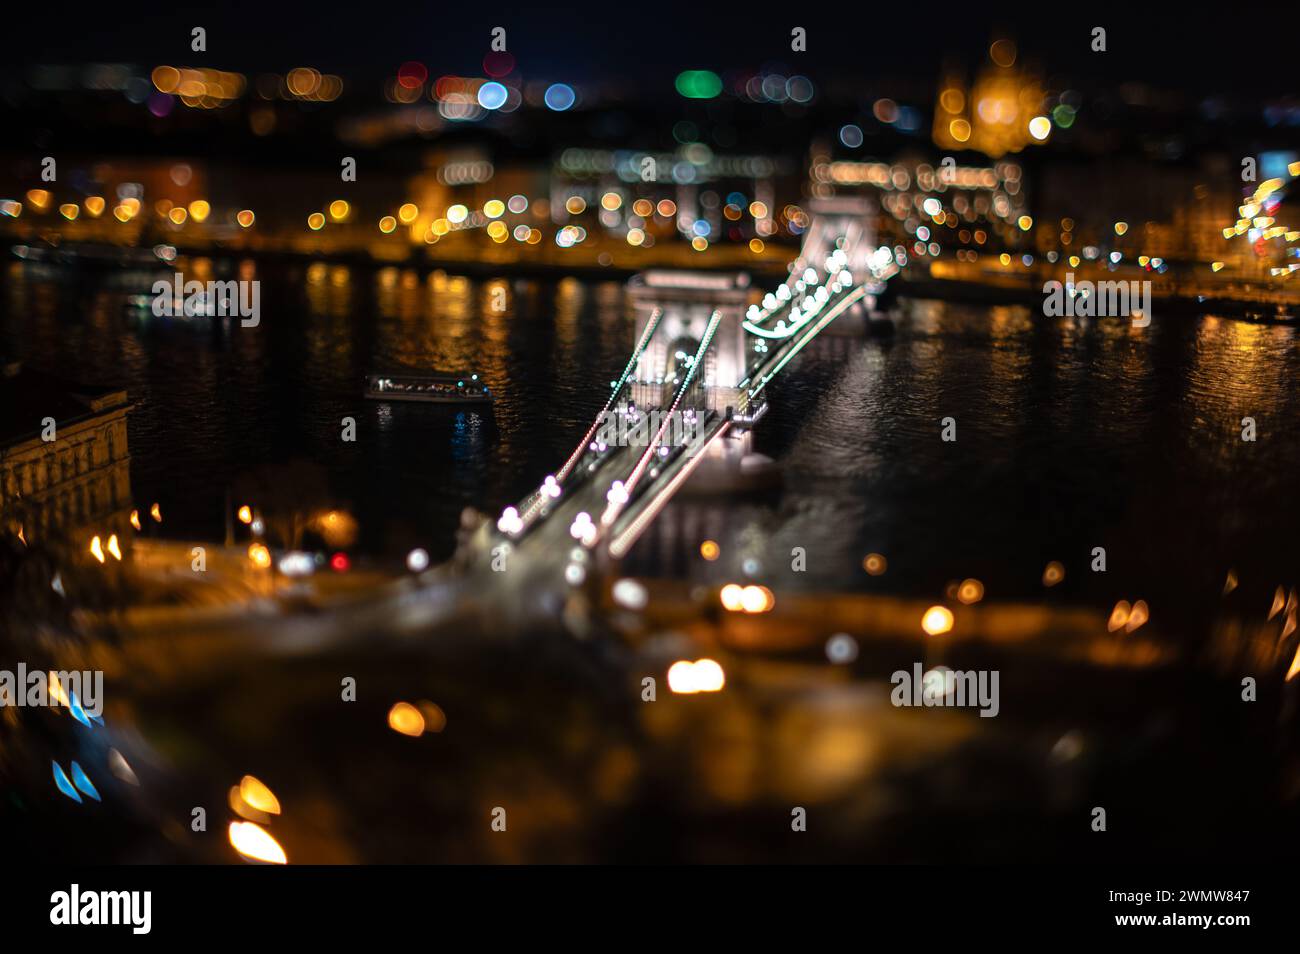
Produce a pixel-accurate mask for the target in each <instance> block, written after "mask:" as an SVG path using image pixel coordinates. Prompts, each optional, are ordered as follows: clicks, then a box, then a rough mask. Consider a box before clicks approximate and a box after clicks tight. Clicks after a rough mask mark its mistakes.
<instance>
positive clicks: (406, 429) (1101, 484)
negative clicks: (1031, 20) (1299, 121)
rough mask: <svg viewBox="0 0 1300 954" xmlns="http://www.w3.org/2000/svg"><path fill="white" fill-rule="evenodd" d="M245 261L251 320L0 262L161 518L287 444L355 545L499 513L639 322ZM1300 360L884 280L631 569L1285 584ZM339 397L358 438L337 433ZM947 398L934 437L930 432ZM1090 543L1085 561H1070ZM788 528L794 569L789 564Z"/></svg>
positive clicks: (862, 580)
mask: <svg viewBox="0 0 1300 954" xmlns="http://www.w3.org/2000/svg"><path fill="white" fill-rule="evenodd" d="M190 267H191V268H193V269H195V270H198V271H202V272H203V273H204V274H214V275H216V276H217V277H220V276H221V274H224V273H225V272H227V271H229V268H230V266H228V265H226V264H224V263H219V264H218V265H217V266H214V265H213V264H212V263H211V262H208V261H206V260H201V261H197V262H195V263H191V265H190ZM242 268H243V270H245V271H248V270H250V269H253V268H257V271H258V277H259V278H261V280H262V281H263V292H262V299H263V304H262V311H263V321H262V325H261V326H260V327H259V328H256V329H242V328H239V327H234V328H227V329H224V330H222V329H220V328H218V329H216V330H213V329H211V328H209V327H207V326H205V325H202V324H200V325H196V326H193V327H189V326H186V325H183V324H180V323H172V322H162V321H159V320H157V319H153V318H152V317H151V316H149V315H148V314H147V312H128V311H126V310H125V309H124V308H123V305H122V299H123V298H124V296H125V294H127V292H128V291H130V290H132V289H131V288H130V287H129V286H130V281H129V280H123V278H122V276H121V275H118V274H103V273H100V274H96V273H93V272H88V273H83V274H80V275H79V276H77V277H75V279H74V278H73V276H71V275H70V274H69V273H66V272H45V271H40V270H37V269H35V268H32V267H27V268H25V269H24V268H21V267H16V266H11V267H10V268H9V269H8V270H7V271H6V273H5V289H4V294H3V306H4V310H3V318H2V319H0V321H2V322H3V323H2V324H0V342H3V346H4V349H5V350H6V351H7V352H8V353H10V354H13V355H16V356H19V357H23V358H26V359H27V360H28V361H29V362H30V363H32V364H34V365H37V366H41V367H44V368H47V369H50V370H55V371H57V372H59V373H62V374H64V375H66V376H70V377H74V378H83V379H87V380H98V381H105V382H107V383H116V384H122V385H125V386H126V387H127V388H128V389H129V391H130V394H131V398H132V400H133V401H134V402H135V405H136V408H135V410H134V412H133V414H132V418H131V446H132V482H133V486H134V487H135V489H136V493H137V495H138V497H139V498H140V499H164V500H167V501H168V502H169V504H170V506H169V508H168V509H169V513H171V514H172V515H173V520H172V521H171V529H172V530H173V531H174V532H177V533H195V534H210V535H211V534H217V533H219V531H220V512H221V507H222V503H223V493H224V487H225V485H226V483H227V482H229V481H231V480H233V479H234V478H235V477H236V476H237V475H238V474H239V473H240V472H241V471H243V470H244V469H246V468H248V467H251V466H254V465H256V464H258V463H260V462H264V461H269V460H281V459H286V458H293V457H298V458H306V459H307V460H310V461H313V462H315V463H316V464H318V465H319V466H320V467H321V468H322V469H323V470H324V471H325V473H326V474H327V475H328V480H329V483H330V486H331V488H332V490H333V492H334V493H335V494H336V495H337V496H338V498H339V499H340V501H341V502H342V503H345V504H349V505H351V506H352V507H353V508H354V509H355V511H356V513H357V516H358V517H359V519H360V521H361V525H362V531H363V537H362V543H363V545H364V546H365V547H367V548H369V549H371V550H374V551H379V552H386V553H397V552H404V548H405V547H407V546H410V545H413V544H415V543H419V544H420V545H423V546H425V547H427V548H428V549H429V550H430V551H431V552H432V553H433V554H434V555H435V556H439V555H446V554H447V553H448V552H449V549H450V547H451V540H452V530H453V528H454V526H455V522H456V520H457V517H458V515H459V512H460V510H461V508H463V507H464V506H475V507H479V508H481V509H484V510H486V511H488V512H496V511H497V510H499V509H500V508H501V507H502V506H504V505H505V504H507V503H510V502H513V501H515V500H517V499H518V498H519V497H521V496H522V495H523V494H524V493H525V492H526V491H527V490H529V489H530V488H531V487H533V486H535V484H536V483H537V481H538V480H539V479H540V478H541V477H542V476H543V475H544V474H546V473H550V472H551V471H552V470H553V469H554V468H555V466H556V465H557V463H558V462H559V461H561V460H562V459H563V458H564V456H565V455H566V454H567V453H568V451H569V449H570V447H571V444H572V442H573V440H574V438H575V435H577V434H579V433H581V431H582V429H583V428H584V427H585V425H586V423H587V422H588V420H589V417H590V415H592V414H593V413H594V412H595V410H597V409H598V408H599V406H600V404H601V402H602V401H603V399H604V397H605V395H606V388H607V381H608V380H609V378H610V377H611V376H612V375H613V374H614V373H615V372H616V371H617V369H618V368H619V366H620V365H621V363H622V360H623V358H624V356H625V353H626V349H627V348H628V346H629V343H630V340H631V337H632V328H631V327H630V322H629V319H628V317H627V315H626V311H625V309H624V305H623V299H622V291H621V284H620V283H619V282H616V281H609V282H595V283H592V282H586V281H579V280H575V279H565V280H563V281H559V282H544V281H538V280H506V279H492V280H488V281H476V280H471V279H468V278H465V277H463V276H457V275H451V274H447V273H445V272H442V271H431V272H425V271H419V270H415V269H411V268H398V267H383V268H366V267H361V266H355V265H342V264H327V263H323V262H316V263H311V264H307V265H288V266H282V265H277V266H269V267H267V266H262V267H257V266H254V265H253V263H251V262H246V263H244V264H243V266H242ZM150 280H151V277H150V276H149V275H147V274H146V273H139V274H138V275H137V276H136V281H137V283H138V284H139V285H140V286H141V287H142V288H147V286H148V282H149V281H150ZM134 290H136V291H138V290H139V289H138V288H137V289H134ZM393 365H404V366H411V367H416V368H436V369H441V370H471V369H472V370H477V371H478V372H479V373H480V374H481V375H483V377H484V378H485V380H487V381H488V382H489V384H490V385H491V386H492V388H493V391H494V393H495V394H496V397H497V401H496V404H495V406H494V408H493V409H492V411H491V412H490V413H484V412H482V411H463V410H461V411H458V410H456V409H446V408H437V407H427V406H419V405H413V406H402V405H381V404H377V403H375V402H365V401H362V400H361V399H360V381H361V378H362V376H363V375H364V374H365V373H367V372H368V371H369V370H371V369H372V368H380V367H387V366H393ZM1297 371H1300V348H1298V347H1297V342H1296V332H1295V330H1294V329H1292V328H1286V327H1272V326H1262V325H1251V324H1245V323H1242V322H1237V321H1230V320H1225V319H1218V318H1213V317H1204V318H1199V319H1196V318H1190V317H1189V318H1175V317H1170V318H1167V319H1164V320H1161V319H1160V316H1157V320H1156V321H1155V322H1154V324H1152V325H1151V326H1150V327H1149V328H1146V329H1135V328H1132V327H1131V326H1129V325H1125V324H1121V323H1117V322H1112V321H1106V320H1091V321H1090V320H1078V321H1072V320H1068V319H1060V320H1057V319H1052V320H1048V319H1044V318H1042V317H1040V316H1039V315H1038V314H1037V313H1036V312H1031V311H1030V310H1028V309H1026V308H1023V307H987V306H970V305H954V304H946V303H942V302H937V301H905V302H904V303H903V305H902V306H901V307H900V314H899V323H898V331H897V333H896V334H895V335H894V336H893V337H892V338H889V339H883V340H878V339H865V338H863V337H862V336H860V335H853V334H846V333H843V332H841V333H840V334H827V335H825V336H823V338H822V339H821V340H819V341H818V342H816V343H814V345H813V346H811V347H810V348H808V349H807V350H806V352H805V355H804V357H803V358H802V359H801V360H800V361H799V362H796V363H795V364H794V365H792V367H791V369H790V372H789V373H788V374H787V375H786V376H785V377H784V378H783V379H782V380H780V381H779V382H778V383H777V384H776V385H774V388H773V392H772V411H771V413H769V415H768V416H767V418H766V419H765V420H764V421H763V423H762V425H761V426H760V429H759V431H758V434H757V441H756V449H757V450H758V451H760V452H762V453H765V454H768V455H769V456H772V457H773V458H775V459H776V460H777V461H778V462H779V463H780V465H781V467H782V470H783V473H784V477H785V483H784V489H783V490H782V491H781V492H780V493H779V494H777V495H775V496H770V497H768V498H762V499H756V500H748V499H745V498H736V497H728V498H725V499H722V500H718V499H709V500H691V499H683V500H682V501H680V502H679V503H677V504H675V505H674V506H673V507H671V508H670V509H669V511H668V512H667V513H666V514H665V518H664V520H663V521H662V523H661V524H660V526H659V527H657V528H655V529H652V531H651V533H650V534H649V535H648V536H647V537H646V538H645V539H644V540H643V541H642V543H641V544H640V545H639V547H638V550H639V553H637V552H634V554H633V557H632V558H631V560H630V561H629V565H630V567H631V568H632V569H633V570H635V571H639V572H652V573H664V572H667V573H671V574H677V575H687V576H692V577H695V576H705V577H707V576H709V575H712V577H713V578H716V579H724V578H728V577H738V576H740V575H741V563H742V561H744V560H746V559H748V560H751V561H753V563H752V564H751V565H757V566H758V568H759V575H762V576H764V577H767V578H769V579H773V580H776V581H777V582H780V583H781V584H782V585H784V586H794V587H804V588H818V587H845V586H848V587H855V588H858V587H868V586H869V587H872V588H876V589H882V590H888V591H896V592H908V593H915V594H935V595H936V596H937V595H938V594H941V593H942V591H943V589H944V587H945V585H946V584H947V582H948V581H949V580H952V579H963V578H965V577H968V576H974V577H977V578H979V579H981V580H983V581H984V582H985V584H986V585H987V586H988V588H989V593H990V595H991V596H1016V597H1025V596H1032V595H1035V594H1037V593H1039V592H1041V584H1040V583H1039V580H1040V578H1041V574H1042V569H1043V567H1044V565H1045V564H1046V563H1047V562H1048V561H1050V560H1060V561H1061V562H1062V563H1063V564H1064V565H1065V567H1066V580H1065V582H1064V583H1063V584H1062V586H1061V587H1060V588H1059V592H1060V593H1061V594H1063V595H1064V596H1065V597H1066V598H1076V599H1083V600H1087V601H1092V602H1096V603H1098V604H1099V605H1110V604H1112V603H1113V602H1114V600H1115V599H1116V598H1120V597H1126V598H1129V599H1134V598H1137V597H1139V596H1141V597H1145V598H1147V599H1148V600H1149V601H1151V602H1152V603H1153V605H1155V606H1158V607H1160V608H1161V610H1167V609H1168V608H1169V607H1170V605H1171V604H1174V603H1180V602H1185V601H1186V600H1187V599H1188V593H1189V592H1190V593H1193V594H1195V593H1200V592H1202V591H1203V592H1205V593H1212V592H1213V593H1217V590H1218V587H1219V585H1221V582H1222V578H1223V575H1224V574H1225V573H1226V571H1227V569H1228V568H1229V567H1230V566H1232V567H1236V568H1237V569H1238V571H1239V573H1240V575H1241V578H1242V580H1243V586H1245V585H1248V584H1251V583H1252V581H1253V585H1257V586H1260V587H1267V586H1271V585H1273V583H1272V582H1268V581H1273V580H1274V579H1275V578H1276V580H1286V579H1290V577H1291V576H1292V575H1294V574H1293V572H1292V571H1293V569H1294V558H1293V557H1292V556H1291V555H1290V553H1291V548H1290V547H1289V545H1288V544H1287V539H1286V531H1285V528H1288V527H1290V528H1294V527H1297V526H1300V501H1298V500H1297V496H1296V495H1295V493H1294V492H1293V480H1294V478H1293V475H1294V473H1295V472H1296V470H1297V467H1298V466H1300V441H1298V440H1296V437H1297V424H1296V422H1297V420H1298V418H1297V413H1296V412H1297V402H1298V401H1300V399H1298V398H1297V397H1296V389H1295V387H1294V382H1295V381H1296V380H1297ZM349 416H351V417H355V418H356V420H357V422H358V433H359V438H358V440H357V442H356V443H354V444H349V443H345V442H343V441H341V440H340V433H341V422H342V419H343V418H345V417H349ZM1245 416H1251V417H1253V418H1254V419H1255V421H1256V427H1257V429H1258V434H1259V438H1258V440H1257V441H1256V442H1254V443H1247V442H1243V441H1242V440H1241V439H1240V432H1241V419H1242V418H1243V417H1245ZM946 417H952V418H954V419H955V421H956V426H957V435H958V436H957V440H956V442H954V443H945V442H943V441H941V440H940V439H939V432H940V427H941V424H940V422H941V420H942V419H943V418H946ZM182 489H183V493H182V492H181V490H182ZM706 537H708V538H714V539H718V540H719V542H720V543H722V544H723V557H722V559H720V560H719V561H717V562H716V563H714V564H708V565H705V564H704V563H703V561H702V560H700V558H699V557H698V554H697V548H698V545H699V542H700V541H701V540H702V539H704V538H706ZM1098 546H1101V547H1105V548H1106V551H1107V563H1108V566H1107V572H1106V573H1105V574H1101V573H1093V572H1091V571H1090V569H1089V563H1090V561H1091V553H1092V550H1093V548H1094V547H1098ZM794 547H803V548H805V550H806V552H807V555H808V559H807V570H806V572H802V573H795V572H793V571H792V570H791V560H790V553H791V550H792V549H793V548H794ZM868 552H879V553H883V554H885V555H886V557H887V558H888V560H889V571H888V573H886V574H885V575H884V576H883V577H879V578H873V579H871V580H868V579H867V577H866V576H865V574H864V573H863V571H862V569H861V560H862V557H863V556H864V555H865V554H866V553H868ZM1288 561H1289V562H1288ZM1162 590H1163V592H1162Z"/></svg>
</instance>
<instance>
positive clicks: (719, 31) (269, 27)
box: [0, 0, 1290, 98]
mask: <svg viewBox="0 0 1300 954" xmlns="http://www.w3.org/2000/svg"><path fill="white" fill-rule="evenodd" d="M947 6H948V5H945V4H917V5H911V4H902V3H898V4H896V5H895V9H896V10H897V12H896V13H894V14H892V15H886V14H882V13H881V11H882V10H883V9H885V5H883V4H877V3H850V4H843V5H838V6H836V5H815V6H813V5H794V4H792V5H789V6H788V7H781V6H776V5H767V6H764V5H755V4H740V3H728V4H715V5H706V4H702V3H698V2H691V3H687V2H676V0H672V2H654V3H651V2H645V3H640V2H627V0H623V2H617V3H615V2H606V3H588V4H563V5H558V4H557V5H550V4H547V5H544V6H543V5H539V4H518V5H515V6H511V5H504V4H487V3H472V4H471V3H463V2H462V3H357V4H352V3H345V2H331V3H324V2H323V3H319V4H314V5H309V4H297V3H294V4H289V3H282V4H275V3H265V2H259V3H247V2H232V3H225V4H222V5H221V7H220V8H219V9H213V8H205V7H203V6H200V5H185V4H172V5H167V6H160V5H156V4H134V3H130V4H128V3H113V4H98V5H80V4H68V5H65V4H60V5H59V10H60V13H59V16H58V17H57V19H53V20H52V18H51V17H50V8H49V7H48V6H46V5H43V4H23V5H15V7H11V8H10V9H9V10H7V11H6V19H7V21H8V22H10V23H14V24H16V25H15V27H14V29H13V34H14V36H17V37H21V42H20V43H17V44H15V45H14V47H13V48H12V49H11V51H7V52H10V56H9V57H8V62H7V65H6V66H4V67H0V69H5V70H10V71H11V70H12V69H14V68H15V67H21V66H22V65H24V64H30V63H80V62H136V63H142V64H153V63H156V62H175V63H180V64H184V65H200V64H199V62H198V60H199V59H200V58H203V59H205V60H206V61H207V64H208V65H212V66H216V67H219V68H228V69H241V70H284V69H286V68H288V67H289V66H293V65H311V66H315V67H317V68H319V69H322V70H326V71H331V70H332V71H337V72H342V73H345V74H348V75H350V76H353V77H356V78H363V77H365V76H367V75H371V74H373V75H376V76H381V75H385V74H391V73H392V71H393V70H394V69H395V67H396V66H397V65H398V64H400V63H401V62H403V61H406V60H420V61H423V62H424V63H426V64H428V65H429V67H430V68H431V70H432V71H433V72H434V73H435V74H437V73H441V72H446V73H459V74H476V73H480V72H481V68H480V63H481V60H482V55H483V53H484V52H486V51H487V49H488V43H489V38H490V31H491V29H492V27H494V26H498V25H499V26H504V27H505V28H506V29H507V31H508V32H507V39H508V49H509V50H510V52H511V53H513V54H514V56H515V57H516V60H517V62H518V64H519V66H520V68H521V70H522V71H523V72H524V73H525V74H526V75H533V76H538V77H546V78H552V79H567V80H571V81H577V82H591V81H599V80H610V79H613V80H617V81H618V82H619V83H620V84H621V85H623V86H631V87H636V86H644V87H646V88H660V89H662V88H663V84H664V83H665V81H668V82H670V81H671V77H672V76H673V75H674V74H675V73H676V72H677V71H678V70H681V69H687V68H697V69H698V68H705V69H713V70H718V71H726V70H733V69H734V70H745V69H751V70H752V69H757V68H759V67H762V66H764V65H776V64H782V65H784V66H785V67H786V68H788V69H789V70H790V71H791V72H803V73H806V74H807V75H809V76H812V77H814V78H822V79H831V78H836V77H843V78H863V79H871V78H877V77H900V76H901V77H914V78H918V79H932V78H934V77H936V76H937V73H938V71H939V68H940V66H941V64H942V63H944V62H946V61H950V60H954V59H955V60H958V61H965V62H966V63H973V62H976V61H978V60H979V59H980V58H981V57H982V56H983V55H984V51H985V50H986V49H987V45H988V42H989V39H990V38H992V37H994V36H997V35H1007V36H1010V37H1012V38H1013V39H1015V40H1016V41H1017V42H1018V43H1019V45H1020V49H1021V53H1022V58H1025V59H1027V60H1029V61H1033V62H1037V63H1039V64H1041V65H1042V66H1044V67H1045V68H1046V70H1047V72H1048V74H1049V75H1050V76H1059V77H1060V78H1061V79H1063V80H1070V81H1075V82H1082V83H1088V82H1096V83H1099V84H1102V85H1113V84H1115V83H1118V82H1122V81H1127V80H1144V81H1148V82H1153V83H1156V84H1157V85H1164V86H1169V87H1178V88H1182V89H1187V90H1191V91H1195V92H1211V91H1216V90H1223V91H1233V92H1236V93H1239V94H1242V95H1255V96H1259V97H1261V98H1262V97H1264V96H1275V95H1277V94H1280V93H1283V92H1285V91H1286V90H1287V89H1289V88H1290V86H1288V81H1287V79H1286V73H1287V72H1288V67H1287V62H1286V61H1287V60H1288V58H1287V57H1286V56H1283V55H1279V52H1278V51H1277V50H1276V49H1275V47H1276V42H1275V40H1274V39H1273V35H1272V34H1270V32H1269V30H1268V29H1263V30H1260V29H1259V28H1258V27H1257V26H1256V23H1258V22H1259V17H1258V15H1255V14H1252V15H1251V16H1250V17H1249V18H1247V17H1246V16H1244V15H1243V16H1233V15H1232V13H1231V11H1229V12H1222V11H1220V12H1216V13H1213V14H1205V13H1202V12H1201V11H1200V10H1198V9H1196V8H1194V7H1192V6H1179V7H1173V6H1172V5H1170V6H1169V7H1168V8H1167V9H1165V10H1164V11H1159V10H1152V9H1147V10H1145V11H1143V12H1141V13H1137V14H1134V13H1133V12H1132V8H1131V7H1129V8H1127V9H1126V8H1125V7H1122V6H1121V7H1116V8H1115V9H1113V10H1112V11H1110V12H1107V11H1106V10H1105V9H1104V8H1103V7H1100V6H1099V5H1095V4H1091V5H1088V6H1087V7H1086V8H1077V9H1072V10H1063V9H1061V7H1062V6H1063V5H1058V4H1038V5H1033V6H1030V5H1021V6H1019V7H1017V6H1016V5H1012V4H1006V3H1001V4H996V5H995V4H983V5H980V4H966V5H962V6H960V7H955V6H954V7H953V9H952V10H951V11H949V10H948V9H946V7H947ZM823 9H833V10H835V11H836V12H835V13H834V15H828V14H825V13H823V12H822V11H823ZM77 10H80V11H82V12H80V13H77V12H74V11H77ZM192 26H203V27H205V28H206V29H207V31H208V52H207V54H206V56H204V55H202V54H195V53H192V52H191V51H190V48H189V30H190V28H191V27H192ZM794 26H803V27H804V28H805V29H807V31H808V39H809V44H808V52H807V53H805V54H795V53H792V52H791V51H790V42H789V38H790V30H791V28H792V27H794ZM1095 26H1102V27H1105V28H1106V30H1107V52H1105V53H1094V52H1093V51H1092V50H1091V48H1090V44H1091V33H1092V29H1093V27H1095ZM1256 32H1260V33H1262V35H1261V36H1260V38H1259V39H1254V38H1252V37H1253V34H1254V33H1256ZM1256 60H1257V61H1258V62H1252V61H1256Z"/></svg>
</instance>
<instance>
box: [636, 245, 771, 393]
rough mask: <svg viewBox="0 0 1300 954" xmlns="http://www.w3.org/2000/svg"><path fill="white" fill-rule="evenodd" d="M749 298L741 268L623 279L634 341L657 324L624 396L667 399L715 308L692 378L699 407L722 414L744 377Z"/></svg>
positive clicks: (666, 272) (649, 273)
mask: <svg viewBox="0 0 1300 954" xmlns="http://www.w3.org/2000/svg"><path fill="white" fill-rule="evenodd" d="M751 298H752V292H751V290H750V284H749V276H748V275H745V274H743V273H740V272H729V273H704V272H688V271H672V270H662V269H652V270H650V271H646V272H642V273H641V274H639V275H635V276H633V278H632V279H631V280H630V281H629V282H628V300H629V301H630V303H631V305H632V311H633V315H634V316H635V319H636V340H638V341H640V340H641V338H642V337H643V336H644V335H645V334H646V332H647V330H648V329H650V326H651V322H657V323H658V325H657V327H656V328H654V329H653V331H652V332H651V333H652V335H653V337H652V338H651V339H650V341H649V343H648V344H647V345H646V346H645V348H644V350H643V351H642V352H641V355H640V358H639V359H638V360H637V363H636V368H635V370H634V372H633V375H632V379H631V381H630V384H629V397H630V399H631V400H632V401H633V402H634V403H635V404H636V405H637V406H638V407H643V408H651V407H662V406H665V405H667V404H668V403H669V402H670V401H671V400H672V395H673V391H674V385H675V382H676V379H680V378H681V377H682V376H683V375H684V373H685V371H686V370H687V369H688V367H689V364H688V362H689V361H690V359H692V358H693V357H694V356H695V353H696V350H697V349H698V348H699V345H700V342H701V340H703V338H704V335H705V334H706V332H707V330H708V327H709V324H710V322H711V321H712V319H713V316H714V314H715V312H716V313H717V314H718V317H719V319H720V320H719V322H718V324H717V327H716V329H715V330H714V333H713V338H712V345H711V346H710V347H709V349H708V350H707V352H706V353H705V356H704V359H703V367H702V368H699V369H697V372H696V377H697V379H698V382H699V384H700V386H701V391H700V397H701V403H702V405H703V406H705V407H708V408H709V409H710V410H715V411H718V412H720V413H725V411H726V409H727V408H728V407H729V406H730V407H735V406H736V399H737V396H738V394H739V391H738V390H737V385H739V384H740V382H741V381H742V380H743V379H744V377H745V368H746V349H745V338H746V335H745V330H744V328H743V327H742V323H743V321H744V318H745V309H746V308H747V307H748V305H749V303H750V301H751Z"/></svg>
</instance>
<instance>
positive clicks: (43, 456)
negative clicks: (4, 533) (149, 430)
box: [0, 364, 132, 549]
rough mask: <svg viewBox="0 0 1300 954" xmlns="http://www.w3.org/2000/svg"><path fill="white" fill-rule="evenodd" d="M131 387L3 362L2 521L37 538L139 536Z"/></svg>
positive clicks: (0, 412)
mask: <svg viewBox="0 0 1300 954" xmlns="http://www.w3.org/2000/svg"><path fill="white" fill-rule="evenodd" d="M129 410H130V405H129V404H128V403H127V395H126V392H125V391H121V390H114V389H108V388H94V387H83V386H80V385H73V384H69V383H67V382H64V381H60V380H59V379H57V378H54V377H51V376H49V375H45V374H41V373H39V372H35V371H29V370H26V369H23V368H22V367H21V366H19V365H16V364H8V365H5V366H3V367H0V523H3V524H4V525H5V526H6V527H7V528H9V529H11V530H13V529H15V528H14V524H17V525H18V528H20V529H21V530H22V533H23V538H24V539H25V540H27V541H28V542H29V543H31V542H35V541H37V540H39V539H42V538H46V539H48V538H52V537H59V536H64V537H67V538H69V539H70V540H71V541H72V542H74V543H81V542H82V539H81V538H82V537H84V538H85V540H86V541H89V540H90V538H91V537H93V536H95V535H99V536H101V537H103V538H105V539H107V538H108V536H109V535H111V534H114V533H116V534H117V536H118V539H119V540H120V541H121V546H122V547H123V549H125V548H126V547H127V546H128V545H129V541H130V540H131V537H132V533H131V523H130V520H131V516H130V515H131V508H132V501H131V472H130V455H129V452H128V447H127V412H128V411H129Z"/></svg>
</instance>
